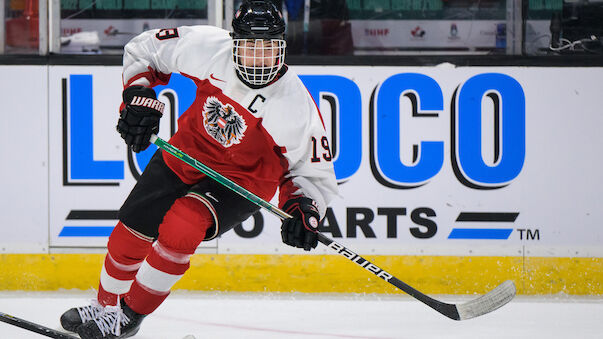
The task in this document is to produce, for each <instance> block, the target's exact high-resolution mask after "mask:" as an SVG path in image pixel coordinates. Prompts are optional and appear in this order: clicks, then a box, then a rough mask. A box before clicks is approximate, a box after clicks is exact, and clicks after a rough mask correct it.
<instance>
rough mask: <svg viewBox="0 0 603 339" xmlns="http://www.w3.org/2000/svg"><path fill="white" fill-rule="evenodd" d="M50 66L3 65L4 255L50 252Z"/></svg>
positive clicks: (0, 210) (0, 212)
mask: <svg viewBox="0 0 603 339" xmlns="http://www.w3.org/2000/svg"><path fill="white" fill-rule="evenodd" d="M47 69H48V68H47V66H0V77H2V79H5V81H2V84H0V92H1V93H2V103H3V110H2V123H1V124H0V140H1V142H2V146H0V159H2V165H0V189H1V194H0V196H1V198H0V199H1V203H0V253H43V252H48V115H47V111H48V100H47V99H48V91H47V89H48V84H47V74H48V71H47Z"/></svg>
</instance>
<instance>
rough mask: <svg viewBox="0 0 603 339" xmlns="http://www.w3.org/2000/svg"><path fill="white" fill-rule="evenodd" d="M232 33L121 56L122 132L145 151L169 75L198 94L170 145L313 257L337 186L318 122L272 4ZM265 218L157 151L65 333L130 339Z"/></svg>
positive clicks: (137, 45) (132, 46)
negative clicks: (250, 196) (191, 274)
mask: <svg viewBox="0 0 603 339" xmlns="http://www.w3.org/2000/svg"><path fill="white" fill-rule="evenodd" d="M232 27H233V31H232V33H230V34H229V32H227V31H225V30H223V29H220V28H217V27H211V26H188V27H178V28H173V29H162V30H152V31H147V32H144V33H142V34H140V35H139V36H137V37H135V38H134V39H132V41H130V42H129V43H128V44H127V45H126V46H125V52H124V65H123V82H124V88H125V89H124V91H123V104H122V109H121V112H120V117H119V121H118V125H117V130H118V131H119V133H120V134H121V137H122V138H123V139H124V140H125V142H126V144H127V145H129V146H130V147H131V148H132V150H133V151H135V152H139V151H141V150H144V149H146V148H147V147H148V146H149V137H150V136H151V134H153V133H157V132H158V130H159V119H160V117H161V115H162V112H161V111H162V107H163V104H162V103H161V102H159V101H157V97H156V93H155V92H154V90H153V89H152V87H153V86H156V85H159V84H166V83H167V82H168V80H169V78H170V74H171V73H173V72H179V73H180V74H182V75H184V76H186V77H188V78H189V79H191V80H192V81H194V83H195V84H196V86H197V91H196V98H195V100H194V102H193V104H192V105H191V106H190V108H188V110H187V111H186V112H185V113H184V114H183V115H182V116H181V117H180V119H179V121H178V131H177V132H176V134H175V135H174V136H173V137H172V138H171V139H170V141H171V143H172V144H173V145H175V146H176V147H178V148H180V149H181V150H183V151H184V152H186V153H188V154H190V155H192V156H193V157H195V158H197V159H199V160H200V161H201V162H203V163H205V164H206V165H208V166H209V167H211V168H213V169H214V170H216V171H217V172H219V173H221V174H223V175H225V176H226V177H228V178H230V179H231V180H233V181H235V182H237V183H238V184H239V185H241V186H243V187H245V188H247V189H248V190H250V191H252V192H254V193H255V194H256V195H258V196H259V197H261V198H263V199H265V200H270V199H271V198H272V196H273V195H274V194H275V192H276V190H277V188H278V189H279V192H280V193H279V205H280V207H281V208H283V209H284V210H285V211H287V212H288V213H289V214H291V215H292V216H293V218H290V219H287V220H284V221H283V223H282V226H281V234H282V240H283V242H284V243H286V244H288V245H291V246H294V247H298V248H303V249H304V250H307V251H309V250H311V249H312V248H314V247H316V245H317V234H316V232H317V231H316V228H317V226H318V221H319V220H320V219H321V218H322V217H324V215H325V213H326V207H327V204H328V203H329V201H330V200H331V198H332V197H333V196H334V195H336V194H337V183H336V180H335V175H334V172H333V166H332V163H331V158H332V157H331V153H330V150H329V145H328V141H327V137H326V135H325V130H324V125H323V122H322V118H321V117H320V113H319V111H318V109H317V107H316V105H315V103H314V102H313V100H312V98H311V97H310V95H309V94H308V92H307V90H306V89H305V88H304V86H303V84H302V82H301V81H300V80H299V78H298V77H297V76H296V75H295V74H294V73H293V72H292V71H291V70H290V69H288V68H287V65H285V64H284V56H285V45H286V44H285V40H284V31H285V24H284V21H283V18H282V16H281V14H280V12H279V11H278V10H277V9H276V7H274V5H272V4H271V3H270V2H264V1H249V2H244V3H243V4H242V5H241V7H240V8H239V10H238V11H237V13H236V14H235V17H234V19H233V21H232ZM257 211H258V207H257V206H255V205H254V204H252V203H251V202H249V201H247V200H246V199H245V198H243V197H241V196H239V195H238V194H236V193H234V192H232V191H230V190H229V189H227V188H224V187H222V186H221V185H220V184H219V183H217V182H215V181H213V180H212V179H210V178H208V177H206V176H205V175H203V174H202V173H200V172H198V171H196V170H195V169H193V168H191V167H189V166H188V165H187V164H185V163H183V162H181V161H180V160H178V159H176V158H174V157H172V156H171V155H169V154H167V153H165V152H161V151H158V152H156V153H155V155H154V156H153V158H152V159H151V161H150V162H149V164H148V166H147V168H146V169H145V171H144V172H143V174H142V176H141V178H140V180H139V181H138V182H137V184H136V185H135V187H134V188H133V190H132V191H131V193H130V195H129V196H128V198H127V199H126V201H125V202H124V204H123V205H122V207H121V209H120V211H119V222H118V223H117V226H116V227H115V229H114V230H113V232H112V233H111V236H110V237H109V242H108V245H107V247H108V253H107V255H106V257H105V261H104V265H103V267H102V270H101V273H100V284H99V290H98V295H97V298H96V300H94V301H93V302H92V304H91V305H87V306H83V307H78V308H72V309H70V310H68V311H66V312H65V313H64V314H63V315H62V316H61V324H62V325H63V327H64V328H65V329H67V330H70V331H75V332H77V333H78V334H79V335H80V336H81V337H82V338H126V337H130V336H133V335H134V334H136V332H137V331H138V330H139V328H140V325H141V322H142V320H143V319H144V317H145V316H146V315H148V314H150V313H151V312H153V311H154V310H155V309H156V308H157V307H158V306H159V305H160V304H161V303H162V302H163V301H164V300H165V298H166V297H167V296H168V294H169V293H170V289H171V287H172V286H173V285H174V284H175V283H176V282H177V281H178V280H179V279H180V277H182V275H183V274H184V273H185V272H186V270H187V269H188V268H189V265H190V263H189V258H190V256H191V255H192V254H193V253H194V252H195V249H196V248H197V246H198V245H199V244H200V243H201V242H202V241H204V240H211V239H214V238H215V237H217V236H219V235H221V234H223V233H224V232H226V231H228V230H230V229H231V228H232V227H234V226H235V225H237V224H239V223H241V222H242V221H244V220H245V219H247V218H248V217H249V216H251V215H252V214H254V213H255V212H257Z"/></svg>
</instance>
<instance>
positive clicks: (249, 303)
mask: <svg viewBox="0 0 603 339" xmlns="http://www.w3.org/2000/svg"><path fill="white" fill-rule="evenodd" d="M93 296H94V292H93V291H89V292H79V291H77V292H34V293H28V292H0V311H2V312H4V313H8V314H11V315H14V316H17V317H20V318H23V319H26V320H29V321H33V322H37V323H40V324H42V325H44V326H48V327H51V328H55V329H58V328H60V325H59V321H58V319H59V316H60V315H61V313H62V312H63V311H64V310H66V309H68V308H70V307H73V306H78V305H81V304H85V303H87V301H88V300H89V299H90V298H92V297H93ZM436 297H437V298H438V299H441V300H442V301H446V302H464V301H467V300H469V299H471V298H473V297H468V298H465V297H460V298H459V297H451V296H436ZM186 335H194V336H195V338H196V339H224V338H228V339H230V338H236V339H240V338H251V339H256V338H258V339H259V338H262V339H266V338H268V339H275V338H287V339H289V338H292V339H297V338H373V339H377V338H379V339H385V338H413V339H414V338H463V339H465V338H505V339H506V338H530V339H532V338H547V339H551V338H560V339H561V338H563V339H566V338H603V299H602V298H600V297H599V298H595V297H590V298H588V297H584V298H576V297H574V298H572V297H565V296H560V297H554V298H550V297H549V298H539V297H522V296H518V297H516V298H515V299H514V300H513V301H511V303H509V304H508V305H505V306H503V307H502V308H501V309H499V310H496V311H494V312H493V313H490V314H486V315H484V316H481V317H479V318H475V319H470V320H465V321H454V320H450V319H448V318H446V317H444V316H442V315H440V314H439V313H437V312H435V311H434V310H432V309H430V308H429V307H427V306H425V305H424V304H422V303H420V302H418V301H416V300H414V299H412V298H410V297H408V296H382V295H331V294H329V295H312V294H240V293H201V292H180V291H176V292H174V293H172V295H171V296H170V297H169V298H168V299H167V300H166V301H165V302H164V304H163V305H162V306H161V307H160V308H159V309H157V311H156V312H155V313H153V314H151V315H150V316H149V317H147V318H146V319H145V321H144V323H143V326H142V329H141V331H140V332H139V333H138V335H137V336H135V337H134V338H140V339H145V338H146V339H172V338H174V339H182V338H183V337H185V336H186ZM0 338H7V339H12V338H32V339H34V338H44V337H42V336H40V335H38V334H36V333H32V332H28V331H26V330H23V329H21V328H18V327H14V326H12V325H9V324H5V323H2V322H0Z"/></svg>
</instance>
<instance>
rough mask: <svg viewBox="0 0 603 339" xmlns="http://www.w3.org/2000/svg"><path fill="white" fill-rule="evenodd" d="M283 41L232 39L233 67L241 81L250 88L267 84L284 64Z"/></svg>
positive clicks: (284, 45)
mask: <svg viewBox="0 0 603 339" xmlns="http://www.w3.org/2000/svg"><path fill="white" fill-rule="evenodd" d="M286 47H287V43H286V42H285V40H283V39H237V38H235V39H233V48H232V55H233V61H234V66H235V69H236V70H237V72H238V73H239V76H240V77H241V79H242V80H243V81H244V82H246V83H247V84H249V85H252V86H263V85H266V84H269V83H270V82H271V81H273V80H274V79H275V78H276V75H277V74H278V71H279V70H280V69H281V68H282V67H283V65H284V63H285V48H286Z"/></svg>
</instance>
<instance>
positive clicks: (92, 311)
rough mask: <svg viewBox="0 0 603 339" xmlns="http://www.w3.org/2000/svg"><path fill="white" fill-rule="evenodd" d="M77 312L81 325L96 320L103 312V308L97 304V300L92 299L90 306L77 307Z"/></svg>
mask: <svg viewBox="0 0 603 339" xmlns="http://www.w3.org/2000/svg"><path fill="white" fill-rule="evenodd" d="M77 312H78V313H79V314H80V318H81V319H82V323H85V322H86V321H88V320H94V319H96V318H97V317H98V316H99V315H100V314H101V313H102V312H103V307H102V306H101V304H99V303H98V300H96V299H92V300H90V305H86V306H82V307H78V308H77Z"/></svg>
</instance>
